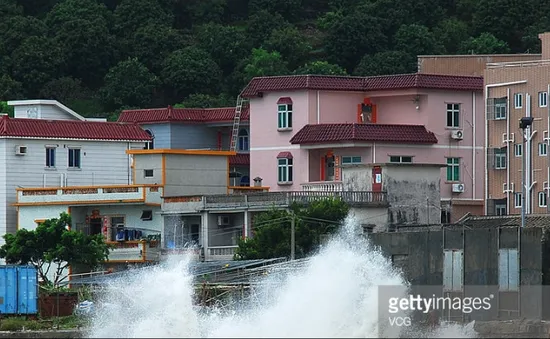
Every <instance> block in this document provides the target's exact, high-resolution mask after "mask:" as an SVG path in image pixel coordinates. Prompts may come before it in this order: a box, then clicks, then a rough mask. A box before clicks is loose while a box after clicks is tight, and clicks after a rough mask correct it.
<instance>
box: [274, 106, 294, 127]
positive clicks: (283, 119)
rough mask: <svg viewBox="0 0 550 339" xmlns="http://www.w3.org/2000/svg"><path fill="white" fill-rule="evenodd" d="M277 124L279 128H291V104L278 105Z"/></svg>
mask: <svg viewBox="0 0 550 339" xmlns="http://www.w3.org/2000/svg"><path fill="white" fill-rule="evenodd" d="M277 110H278V114H277V116H278V124H277V128H279V129H290V128H292V104H282V105H281V104H279V105H278V109H277Z"/></svg>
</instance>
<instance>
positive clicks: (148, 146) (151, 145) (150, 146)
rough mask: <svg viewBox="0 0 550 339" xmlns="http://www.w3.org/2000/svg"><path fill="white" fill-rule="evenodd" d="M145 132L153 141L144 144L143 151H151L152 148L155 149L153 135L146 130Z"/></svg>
mask: <svg viewBox="0 0 550 339" xmlns="http://www.w3.org/2000/svg"><path fill="white" fill-rule="evenodd" d="M145 132H147V134H149V135H150V136H151V138H152V139H153V140H151V141H149V142H148V143H146V144H145V147H144V148H143V149H153V148H155V136H154V135H153V132H151V131H150V130H148V129H146V130H145Z"/></svg>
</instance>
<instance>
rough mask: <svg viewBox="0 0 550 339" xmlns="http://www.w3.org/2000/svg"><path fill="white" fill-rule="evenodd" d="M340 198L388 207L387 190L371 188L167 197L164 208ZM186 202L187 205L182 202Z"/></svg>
mask: <svg viewBox="0 0 550 339" xmlns="http://www.w3.org/2000/svg"><path fill="white" fill-rule="evenodd" d="M328 197H333V198H339V199H342V200H344V201H345V202H346V203H348V204H349V205H350V206H366V207H386V206H388V202H387V196H386V192H370V191H355V192H354V191H347V192H342V191H339V192H338V191H334V192H330V191H327V192H322V191H309V192H304V191H298V192H262V193H254V194H227V195H226V194H223V195H222V194H220V195H207V196H189V197H166V198H165V199H164V203H165V205H164V207H163V210H164V211H166V212H175V213H177V212H181V211H182V210H185V211H200V210H215V209H228V208H269V207H288V206H289V205H290V204H292V203H294V202H297V203H306V204H307V203H309V202H312V201H315V200H319V199H323V198H328ZM181 204H183V205H181Z"/></svg>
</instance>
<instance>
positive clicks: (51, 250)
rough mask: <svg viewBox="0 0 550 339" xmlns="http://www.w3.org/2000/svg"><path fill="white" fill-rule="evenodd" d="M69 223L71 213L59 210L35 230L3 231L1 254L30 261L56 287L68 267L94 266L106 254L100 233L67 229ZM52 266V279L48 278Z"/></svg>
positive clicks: (20, 262)
mask: <svg viewBox="0 0 550 339" xmlns="http://www.w3.org/2000/svg"><path fill="white" fill-rule="evenodd" d="M70 225H71V217H70V216H69V215H68V214H67V213H61V214H60V216H59V218H52V219H48V220H46V221H44V222H43V223H41V224H40V225H38V227H37V228H36V229H35V230H32V231H29V230H27V229H24V228H22V229H19V230H18V231H17V233H15V234H5V235H4V240H5V244H4V245H2V247H0V258H3V259H5V260H6V263H8V264H16V265H32V266H34V267H36V269H37V271H38V275H39V277H40V279H41V280H42V281H44V282H45V283H46V285H48V286H50V287H59V285H60V284H61V283H62V282H63V281H64V280H65V279H67V276H63V275H62V274H63V272H64V270H65V269H66V268H67V267H69V266H75V265H84V266H88V267H95V266H97V265H99V264H101V263H102V262H104V261H105V260H106V259H107V258H108V256H109V247H108V245H107V244H106V243H105V241H104V240H103V235H102V234H97V235H86V234H84V233H83V232H80V231H74V230H69V229H68V227H70ZM52 268H53V270H54V271H53V272H54V277H55V278H54V280H53V281H52V280H51V279H50V278H49V272H50V269H52Z"/></svg>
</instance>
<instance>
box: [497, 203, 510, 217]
mask: <svg viewBox="0 0 550 339" xmlns="http://www.w3.org/2000/svg"><path fill="white" fill-rule="evenodd" d="M506 209H507V208H506V204H495V214H496V215H506ZM502 210H504V214H502V213H501V214H499V211H502Z"/></svg>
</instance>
